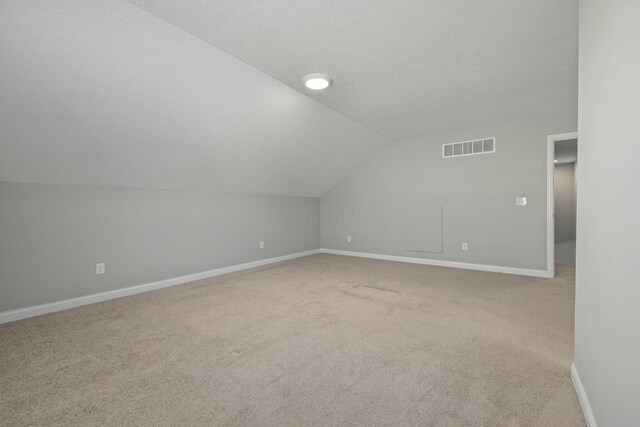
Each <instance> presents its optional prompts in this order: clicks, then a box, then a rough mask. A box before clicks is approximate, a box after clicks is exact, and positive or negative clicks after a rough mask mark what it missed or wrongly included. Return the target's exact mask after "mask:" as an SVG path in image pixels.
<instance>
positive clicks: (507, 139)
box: [322, 113, 576, 270]
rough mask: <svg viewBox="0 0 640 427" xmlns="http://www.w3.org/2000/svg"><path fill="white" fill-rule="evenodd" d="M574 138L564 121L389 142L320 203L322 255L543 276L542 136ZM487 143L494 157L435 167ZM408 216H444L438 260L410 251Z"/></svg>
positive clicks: (569, 119)
mask: <svg viewBox="0 0 640 427" xmlns="http://www.w3.org/2000/svg"><path fill="white" fill-rule="evenodd" d="M575 130H576V114H575V113H564V114H558V115H551V116H543V117H537V118H532V119H527V120H522V121H515V122H509V123H502V124H498V125H494V126H484V127H479V128H472V129H465V130H460V131H456V132H448V133H442V134H438V135H433V136H429V137H424V138H416V139H411V140H405V141H398V142H394V143H392V144H390V145H389V146H387V147H386V148H385V149H383V150H382V151H381V152H380V153H378V154H377V155H376V156H374V157H373V158H372V159H371V160H370V161H369V162H367V163H366V164H365V165H364V166H362V167H360V168H359V169H358V170H357V171H356V172H354V173H353V174H352V175H351V176H350V177H349V178H347V179H346V180H344V181H343V182H341V183H340V184H338V185H337V186H336V187H335V188H333V189H332V190H331V191H329V192H328V193H327V194H326V195H324V196H323V197H322V247H323V248H328V249H340V250H350V251H359V252H370V253H379V254H387V255H399V256H411V257H419V258H430V259H438V260H448V261H460V262H468V263H477V264H486V265H495V266H505V267H518V268H527V269H536V270H546V252H547V248H546V220H547V213H546V212H547V202H546V188H547V187H546V185H547V183H546V181H547V175H546V173H547V172H546V171H547V157H546V155H547V154H546V153H547V135H549V134H554V133H562V132H572V131H575ZM486 137H496V153H495V154H482V155H474V156H466V157H457V158H447V159H443V158H442V144H445V143H449V142H456V141H466V140H470V139H478V138H486ZM516 196H526V197H527V199H528V205H527V206H526V207H516V205H515V200H516ZM410 206H442V207H443V238H444V240H443V242H444V246H443V252H442V253H441V254H437V253H424V252H412V251H407V249H406V242H405V218H406V209H407V207H410ZM347 235H351V236H352V242H351V243H349V242H347V240H346V236H347ZM462 242H467V243H468V244H469V250H468V251H466V252H464V251H462V249H461V243H462Z"/></svg>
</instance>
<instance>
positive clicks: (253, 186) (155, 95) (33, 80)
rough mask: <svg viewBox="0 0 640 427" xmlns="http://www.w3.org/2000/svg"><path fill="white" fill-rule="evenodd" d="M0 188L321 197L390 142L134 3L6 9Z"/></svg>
mask: <svg viewBox="0 0 640 427" xmlns="http://www.w3.org/2000/svg"><path fill="white" fill-rule="evenodd" d="M0 58H1V61H0V180H2V181H20V182H39V183H61V184H85V185H111V186H128V187H142V188H163V189H207V190H216V191H229V192H245V193H261V194H283V195H303V196H320V195H322V194H323V193H325V192H326V191H327V190H328V189H330V188H331V187H332V186H333V185H335V184H336V183H337V182H339V181H340V180H341V179H342V178H344V177H345V176H346V175H347V174H348V173H349V172H351V171H352V170H353V169H354V168H355V167H357V166H358V165H359V164H361V163H362V162H363V161H364V160H365V159H367V158H369V157H370V156H371V155H372V154H373V153H375V152H376V151H377V150H378V149H380V148H381V147H382V146H384V145H385V144H387V143H388V142H389V140H388V139H387V138H385V137H383V136H381V135H379V134H378V133H376V132H375V131H373V130H370V129H368V128H367V127H365V126H363V125H361V124H359V123H357V122H355V121H354V120H352V119H350V118H348V117H345V116H344V115H342V114H341V113H339V112H336V111H334V110H332V109H330V108H328V107H326V106H324V105H322V104H321V103H319V102H317V101H315V100H313V99H312V98H309V97H308V96H306V95H304V94H302V93H300V92H299V91H296V90H295V89H293V88H291V87H289V86H287V85H285V84H283V83H282V82H280V81H278V80H276V79H274V78H272V77H270V76H268V75H266V74H264V73H263V72H261V71H259V70H257V69H255V68H253V67H252V66H250V65H248V64H246V63H244V62H242V61H240V60H238V59H236V58H234V57H232V56H231V55H229V54H227V53H225V52H223V51H221V50H219V49H218V48H216V47H214V46H212V45H211V44H209V43H206V42H204V41H202V40H200V39H199V38H197V37H194V36H193V35H191V34H189V33H187V32H185V31H183V30H181V29H179V28H177V27H175V26H174V25H171V24H169V23H167V22H165V21H164V20H162V19H159V18H157V17H155V16H153V15H152V14H150V13H148V12H146V11H144V10H142V9H140V8H139V7H137V6H134V5H132V4H131V3H128V2H126V1H124V0H109V1H102V0H76V1H72V0H56V1H48V0H40V1H32V0H3V1H2V2H1V3H0Z"/></svg>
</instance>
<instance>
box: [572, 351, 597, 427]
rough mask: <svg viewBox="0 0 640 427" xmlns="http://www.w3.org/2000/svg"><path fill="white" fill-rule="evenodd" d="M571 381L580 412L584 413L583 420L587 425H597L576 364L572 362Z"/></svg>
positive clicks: (589, 426)
mask: <svg viewBox="0 0 640 427" xmlns="http://www.w3.org/2000/svg"><path fill="white" fill-rule="evenodd" d="M571 382H573V388H575V389H576V394H577V395H578V401H579V402H580V406H582V413H583V414H584V420H585V421H586V423H587V427H598V425H597V424H596V419H595V417H594V416H593V410H591V404H590V403H589V398H588V397H587V393H586V392H585V391H584V386H583V385H582V380H581V379H580V375H578V370H577V369H576V365H575V364H573V363H572V364H571Z"/></svg>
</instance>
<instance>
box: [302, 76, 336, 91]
mask: <svg viewBox="0 0 640 427" xmlns="http://www.w3.org/2000/svg"><path fill="white" fill-rule="evenodd" d="M302 82H303V83H304V85H305V86H306V87H308V88H309V89H312V90H322V89H326V88H328V87H329V85H331V82H332V80H331V77H329V76H328V75H326V74H322V73H314V74H307V75H306V76H304V77H303V78H302Z"/></svg>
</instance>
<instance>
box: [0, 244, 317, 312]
mask: <svg viewBox="0 0 640 427" xmlns="http://www.w3.org/2000/svg"><path fill="white" fill-rule="evenodd" d="M319 252H320V249H314V250H311V251H306V252H298V253H295V254H290V255H283V256H279V257H275V258H268V259H261V260H258V261H252V262H247V263H244V264H237V265H231V266H229V267H222V268H216V269H215V270H209V271H203V272H201V273H195V274H188V275H186V276H180V277H174V278H171V279H166V280H160V281H158V282H152V283H146V284H144V285H137V286H130V287H128V288H122V289H116V290H113V291H107V292H100V293H97V294H91V295H85V296H81V297H77V298H71V299H66V300H62V301H55V302H51V303H47V304H41V305H34V306H32V307H26V308H20V309H17V310H10V311H4V312H2V313H0V323H7V322H13V321H15V320H20V319H26V318H27V317H33V316H40V315H42V314H47V313H53V312H56V311H61V310H67V309H69V308H73V307H79V306H82V305H87V304H94V303H97V302H101V301H107V300H110V299H114V298H120V297H125V296H128V295H135V294H140V293H143V292H149V291H154V290H156V289H162V288H167V287H169V286H175V285H180V284H183V283H188V282H193V281H195V280H200V279H206V278H208V277H214V276H220V275H222V274H228V273H233V272H235V271H241V270H247V269H249V268H255V267H260V266H263V265H267V264H273V263H275V262H281V261H287V260H290V259H294V258H301V257H305V256H308V255H313V254H317V253H319Z"/></svg>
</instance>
